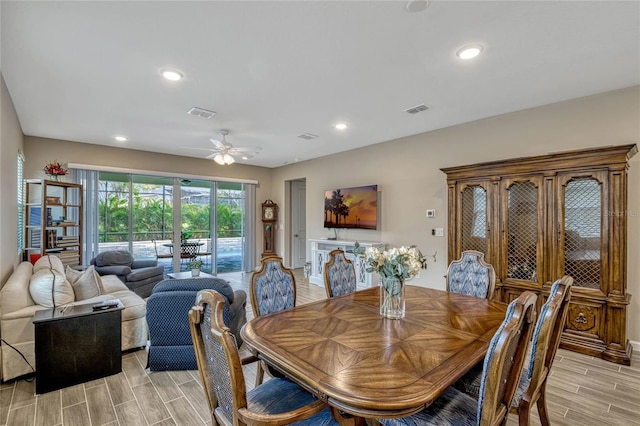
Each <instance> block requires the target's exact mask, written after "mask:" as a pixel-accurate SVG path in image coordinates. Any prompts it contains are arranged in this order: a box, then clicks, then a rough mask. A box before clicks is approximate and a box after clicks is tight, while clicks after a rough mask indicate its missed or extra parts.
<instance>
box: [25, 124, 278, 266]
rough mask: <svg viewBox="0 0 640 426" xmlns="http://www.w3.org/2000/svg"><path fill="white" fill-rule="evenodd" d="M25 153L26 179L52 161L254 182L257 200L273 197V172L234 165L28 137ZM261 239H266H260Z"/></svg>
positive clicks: (258, 244) (41, 175)
mask: <svg viewBox="0 0 640 426" xmlns="http://www.w3.org/2000/svg"><path fill="white" fill-rule="evenodd" d="M24 149H25V154H26V157H27V161H26V164H25V173H24V174H25V178H44V177H45V175H44V172H43V171H42V167H43V166H44V165H45V164H46V163H48V162H51V161H54V160H58V161H61V162H63V163H80V164H90V165H98V166H109V167H118V168H122V169H136V170H146V171H157V172H167V173H177V174H181V175H183V176H207V177H219V178H236V179H250V180H256V181H258V182H259V184H258V187H257V188H256V199H257V200H262V199H267V198H269V196H270V195H271V169H267V168H264V167H254V166H245V165H242V164H233V165H231V166H220V165H218V164H216V163H214V162H213V161H211V160H203V159H197V158H193V157H180V156H175V155H167V154H158V153H154V152H147V151H136V150H131V149H125V148H112V147H106V146H102V145H95V144H87V143H78V142H69V141H62V140H56V139H45V138H37V137H31V136H25V140H24ZM258 207H259V203H258V205H257V206H256V207H255V208H256V218H257V219H258V220H257V221H256V229H260V224H261V222H259V219H260V212H259V211H258ZM259 238H262V236H261V235H260V237H259ZM260 253H262V241H261V240H259V241H257V242H256V256H259V255H260Z"/></svg>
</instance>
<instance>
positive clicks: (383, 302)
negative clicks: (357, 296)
mask: <svg viewBox="0 0 640 426" xmlns="http://www.w3.org/2000/svg"><path fill="white" fill-rule="evenodd" d="M380 315H381V316H383V317H385V318H390V319H401V318H404V315H405V309H404V281H403V280H402V278H399V277H380Z"/></svg>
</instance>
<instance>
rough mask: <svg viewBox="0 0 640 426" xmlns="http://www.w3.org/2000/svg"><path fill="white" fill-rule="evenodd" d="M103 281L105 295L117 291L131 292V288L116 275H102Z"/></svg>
mask: <svg viewBox="0 0 640 426" xmlns="http://www.w3.org/2000/svg"><path fill="white" fill-rule="evenodd" d="M100 279H101V280H102V287H103V289H104V291H103V294H111V293H115V292H116V291H122V290H129V288H128V287H127V286H126V285H125V283H123V282H122V281H120V279H119V278H118V277H117V276H115V275H102V276H101V277H100Z"/></svg>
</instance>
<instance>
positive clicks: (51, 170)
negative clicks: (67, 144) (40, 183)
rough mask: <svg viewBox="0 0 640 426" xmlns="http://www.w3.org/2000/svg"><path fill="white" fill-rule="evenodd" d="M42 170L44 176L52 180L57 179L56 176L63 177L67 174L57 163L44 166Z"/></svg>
mask: <svg viewBox="0 0 640 426" xmlns="http://www.w3.org/2000/svg"><path fill="white" fill-rule="evenodd" d="M42 170H44V172H45V173H46V174H48V175H49V176H51V178H52V179H57V177H58V176H64V175H66V174H67V173H69V171H68V170H67V169H65V168H64V167H62V164H60V163H59V162H57V161H54V162H53V163H47V164H45V166H44V167H43V168H42Z"/></svg>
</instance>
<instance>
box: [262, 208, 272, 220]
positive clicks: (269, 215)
mask: <svg viewBox="0 0 640 426" xmlns="http://www.w3.org/2000/svg"><path fill="white" fill-rule="evenodd" d="M264 218H265V219H273V207H267V208H265V209H264Z"/></svg>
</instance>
